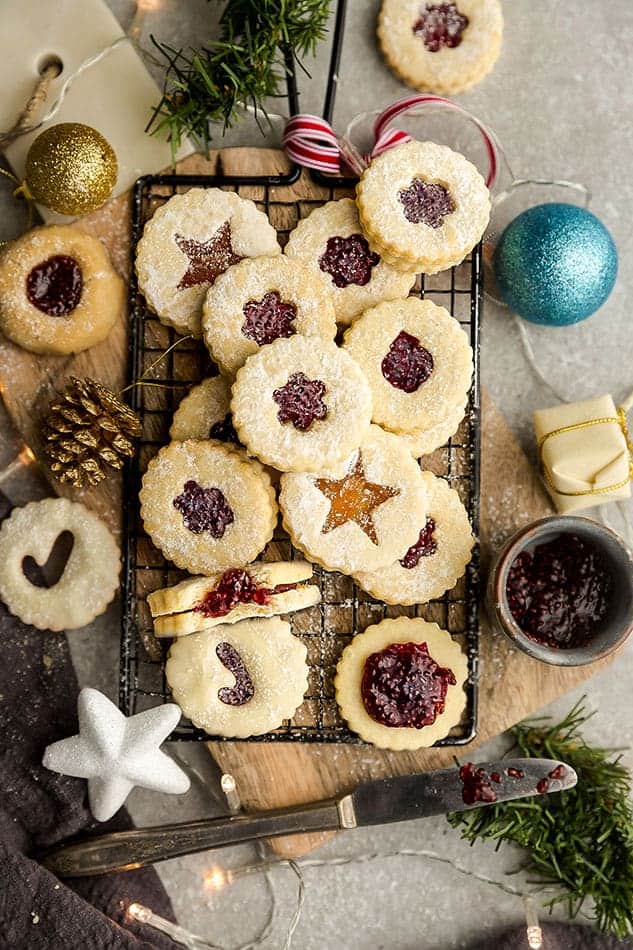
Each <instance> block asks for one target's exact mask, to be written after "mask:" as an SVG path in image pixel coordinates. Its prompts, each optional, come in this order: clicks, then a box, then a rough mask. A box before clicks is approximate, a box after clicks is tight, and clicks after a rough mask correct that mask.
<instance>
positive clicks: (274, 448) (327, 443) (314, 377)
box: [231, 336, 372, 472]
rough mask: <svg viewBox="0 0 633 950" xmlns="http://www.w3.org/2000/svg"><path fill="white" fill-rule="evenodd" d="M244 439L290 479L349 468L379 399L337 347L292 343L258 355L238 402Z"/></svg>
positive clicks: (236, 415)
mask: <svg viewBox="0 0 633 950" xmlns="http://www.w3.org/2000/svg"><path fill="white" fill-rule="evenodd" d="M231 412H232V413H233V423H234V425H235V429H236V431H237V434H238V436H239V439H240V441H241V442H243V444H244V445H245V446H246V447H247V449H248V451H249V452H250V453H252V454H253V455H256V456H257V458H259V459H260V460H261V461H262V462H265V463H266V464H267V465H272V466H273V467H274V468H277V469H279V470H280V471H283V472H314V471H320V470H321V469H325V468H330V467H332V466H335V465H337V464H340V463H343V462H344V460H345V459H346V457H347V456H348V455H349V454H350V452H351V451H352V450H353V449H355V448H357V447H358V445H360V442H361V440H362V439H363V437H364V435H365V433H366V432H367V429H368V428H369V422H370V419H371V412H372V407H371V393H370V391H369V386H368V384H367V380H366V379H365V377H364V375H363V373H362V371H361V369H360V367H359V366H358V365H357V363H355V362H354V360H353V359H352V358H351V356H349V355H348V354H347V353H346V352H345V351H344V350H342V349H341V348H340V347H338V346H336V344H335V343H333V342H330V341H329V340H321V339H317V338H315V337H306V336H292V337H289V338H288V339H282V340H275V342H274V343H270V344H269V345H268V346H265V347H262V348H261V349H260V350H259V352H258V353H256V354H255V355H254V356H250V357H249V358H248V359H247V361H246V363H245V364H244V366H243V367H242V368H241V369H240V370H239V371H238V374H237V376H236V378H235V382H234V384H233V390H232V398H231Z"/></svg>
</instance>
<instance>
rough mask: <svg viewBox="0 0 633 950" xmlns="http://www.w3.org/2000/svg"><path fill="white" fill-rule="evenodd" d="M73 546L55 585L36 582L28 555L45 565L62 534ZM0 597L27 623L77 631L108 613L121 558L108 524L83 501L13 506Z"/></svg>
mask: <svg viewBox="0 0 633 950" xmlns="http://www.w3.org/2000/svg"><path fill="white" fill-rule="evenodd" d="M66 533H70V534H71V535H72V539H73V542H72V548H71V550H70V554H69V555H68V558H67V560H66V563H65V565H64V568H63V570H62V572H61V575H60V576H59V578H58V579H57V581H56V583H55V584H53V585H52V586H50V587H46V586H39V585H36V584H34V583H32V582H31V580H30V579H29V578H28V577H27V576H26V574H25V572H24V568H25V562H27V560H33V561H35V562H36V563H37V564H38V565H40V567H43V566H44V565H46V564H47V562H48V561H49V559H50V557H51V554H52V553H53V551H54V549H55V548H56V546H57V542H58V541H59V540H60V539H61V536H62V535H64V534H66ZM0 560H1V562H2V570H1V571H0V597H1V598H2V600H3V601H4V603H5V604H6V606H7V608H8V609H9V610H10V611H11V613H12V614H14V615H15V616H16V617H19V618H20V620H22V622H23V623H29V624H31V625H32V626H33V627H37V628H38V629H39V630H74V629H76V628H77V627H83V626H85V625H86V624H88V623H90V622H91V621H92V620H94V619H95V617H98V616H99V615H100V614H102V613H103V612H104V610H105V609H106V607H107V606H108V604H109V603H110V601H111V600H112V599H113V598H114V596H115V594H116V591H117V588H118V586H119V572H120V569H121V557H120V554H119V549H118V547H117V544H116V541H115V540H114V538H113V537H112V534H111V533H110V531H109V530H108V528H107V526H106V525H105V524H104V523H103V521H101V519H100V518H98V517H97V515H95V514H94V513H93V512H92V511H90V510H89V509H88V508H86V506H85V505H82V504H81V503H80V502H73V501H69V500H68V499H67V498H45V499H44V500H42V501H32V502H30V503H29V504H28V505H25V506H24V508H14V509H13V511H12V512H11V514H10V515H9V517H8V518H6V519H5V520H4V521H3V522H2V527H1V528H0Z"/></svg>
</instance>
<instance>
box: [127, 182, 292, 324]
mask: <svg viewBox="0 0 633 950" xmlns="http://www.w3.org/2000/svg"><path fill="white" fill-rule="evenodd" d="M279 253H280V248H279V245H278V243H277V235H276V232H275V229H274V228H273V227H272V225H271V224H270V223H269V221H268V218H267V217H266V215H265V214H263V212H261V211H258V210H257V208H256V207H255V205H254V203H253V202H252V201H248V200H247V199H245V198H240V197H239V195H236V194H235V193H234V192H232V191H220V190H219V189H218V188H192V189H191V190H190V191H187V192H186V193H185V194H184V195H174V197H173V198H170V199H169V201H167V202H165V204H164V205H162V206H161V207H160V208H158V209H157V210H156V211H155V212H154V215H153V217H152V218H150V220H149V221H148V222H147V224H146V225H145V229H144V231H143V237H142V238H141V240H140V241H139V243H138V250H137V254H136V273H137V276H138V285H139V289H140V290H141V292H142V293H143V295H144V296H145V299H146V301H147V304H148V306H149V307H150V308H151V309H152V310H153V311H154V312H155V313H156V315H157V316H158V318H159V320H160V321H161V322H162V323H165V324H167V326H172V327H175V329H176V330H178V331H179V332H180V333H192V334H193V335H194V336H200V335H201V327H200V319H201V315H202V303H203V301H204V298H205V295H206V292H207V290H208V289H209V287H210V286H211V285H212V284H213V283H214V282H215V280H216V278H217V277H218V276H219V275H220V274H222V273H224V271H225V270H226V269H227V267H230V266H231V265H232V264H236V263H237V262H238V261H241V260H243V258H245V257H260V256H261V255H264V254H267V255H271V254H279Z"/></svg>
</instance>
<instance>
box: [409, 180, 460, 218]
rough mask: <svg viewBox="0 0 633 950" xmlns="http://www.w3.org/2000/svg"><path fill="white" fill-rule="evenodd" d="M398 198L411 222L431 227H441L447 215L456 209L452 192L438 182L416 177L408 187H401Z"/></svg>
mask: <svg viewBox="0 0 633 950" xmlns="http://www.w3.org/2000/svg"><path fill="white" fill-rule="evenodd" d="M398 198H399V199H400V203H401V204H402V207H403V209H404V216H405V218H406V219H407V221H410V222H411V224H426V225H427V226H428V227H429V228H441V226H442V225H443V224H444V218H445V217H446V215H448V214H451V213H452V212H453V211H454V210H455V205H454V204H453V199H452V198H451V195H450V192H449V191H448V189H446V188H445V187H444V185H438V184H437V182H427V181H422V179H421V178H414V179H413V180H412V182H411V184H410V185H409V187H408V188H401V189H400V191H399V192H398Z"/></svg>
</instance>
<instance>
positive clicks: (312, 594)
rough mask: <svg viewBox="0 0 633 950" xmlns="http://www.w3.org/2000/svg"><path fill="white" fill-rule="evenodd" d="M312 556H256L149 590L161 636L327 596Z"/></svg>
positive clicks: (297, 607)
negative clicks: (243, 563)
mask: <svg viewBox="0 0 633 950" xmlns="http://www.w3.org/2000/svg"><path fill="white" fill-rule="evenodd" d="M311 578H312V565H311V564H308V562H307V561H255V562H254V563H253V564H249V565H248V566H247V567H243V568H238V567H231V568H229V569H228V570H227V571H224V573H222V574H214V575H213V576H211V577H190V578H187V579H186V580H184V581H181V582H180V584H176V585H175V586H174V587H165V588H163V589H162V590H157V591H154V592H153V593H152V594H149V595H148V598H147V603H148V606H149V609H150V612H151V614H152V617H153V618H154V633H155V635H156V636H157V637H182V636H186V635H187V634H190V633H195V632H196V631H198V630H208V629H209V628H210V627H215V626H217V625H218V624H221V623H236V622H237V621H239V620H246V619H250V618H252V617H272V616H275V615H277V614H289V613H294V612H295V611H297V610H305V609H306V607H312V606H313V605H314V604H318V603H319V601H320V600H321V592H320V590H319V588H318V586H317V585H316V584H310V583H308V582H309V581H310V580H311Z"/></svg>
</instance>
